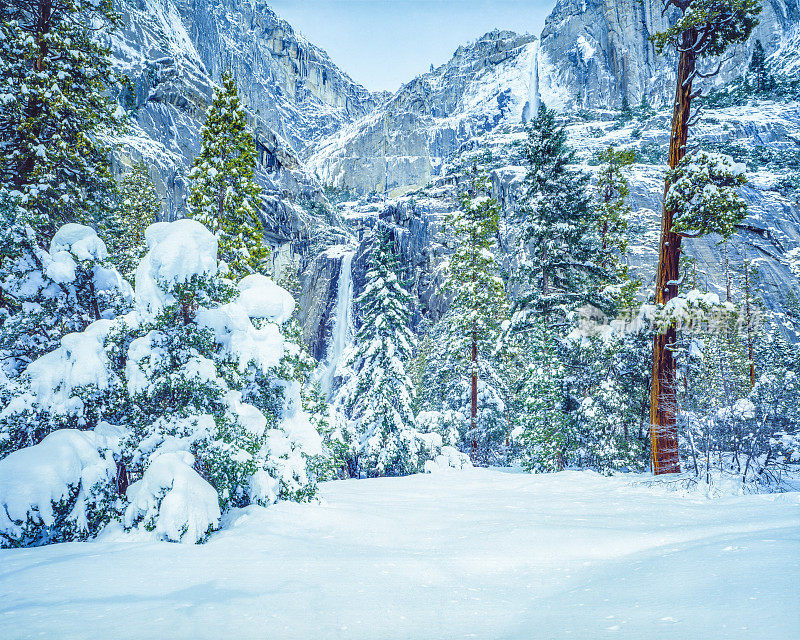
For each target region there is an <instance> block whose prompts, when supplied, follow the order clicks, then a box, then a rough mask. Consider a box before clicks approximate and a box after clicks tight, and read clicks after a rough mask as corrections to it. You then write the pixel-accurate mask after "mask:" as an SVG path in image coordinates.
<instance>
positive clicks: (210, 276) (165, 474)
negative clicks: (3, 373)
mask: <svg viewBox="0 0 800 640" xmlns="http://www.w3.org/2000/svg"><path fill="white" fill-rule="evenodd" d="M58 237H59V236H58V234H57V235H56V238H58ZM146 239H147V244H148V249H149V250H148V253H147V255H146V256H145V258H144V259H143V261H142V262H141V264H140V265H139V267H138V268H137V272H136V291H135V309H134V311H133V312H131V313H128V314H126V315H124V316H122V317H120V318H117V319H116V320H107V319H101V320H97V321H95V322H94V323H92V324H91V325H89V327H87V328H86V329H85V330H84V331H82V332H81V333H73V334H70V335H69V336H66V337H65V338H64V339H63V340H62V343H61V346H60V347H59V348H57V349H55V350H54V351H52V352H51V353H49V354H46V355H45V356H43V357H42V358H40V359H38V360H37V361H35V362H33V363H32V364H31V365H29V366H28V368H27V370H26V372H25V375H24V378H23V380H22V382H21V384H20V388H19V390H18V392H17V393H15V394H13V396H12V397H11V399H10V400H11V401H10V402H9V404H8V405H7V406H6V408H5V409H4V411H3V414H2V417H3V419H4V420H11V419H13V418H14V417H15V416H19V417H23V416H24V417H26V418H27V419H28V421H29V425H30V428H35V424H34V423H33V422H32V421H38V422H42V423H45V424H49V425H53V426H55V427H57V430H56V431H54V432H53V433H51V434H50V435H48V436H47V437H45V438H44V439H43V440H42V441H41V442H39V443H38V444H34V445H33V446H28V447H24V448H22V449H18V450H17V451H15V452H13V453H11V454H10V455H8V456H6V457H5V458H3V459H2V460H0V479H2V478H5V477H7V476H9V475H10V474H11V475H14V477H15V481H14V482H13V483H11V482H7V483H4V482H0V505H2V506H3V508H2V509H0V540H2V543H3V544H6V545H11V546H14V545H29V544H43V543H46V542H53V541H60V540H71V539H82V538H86V537H90V536H92V535H94V534H95V533H96V532H97V531H98V529H99V528H100V527H101V526H102V525H103V523H104V522H107V521H108V520H109V519H112V518H114V519H118V520H120V521H121V523H122V524H123V525H124V526H125V527H128V528H130V527H140V528H143V529H146V530H149V531H153V532H154V534H155V535H156V536H157V537H159V538H162V539H166V540H172V541H186V542H195V541H201V540H203V539H204V538H205V536H206V535H207V534H208V532H209V531H211V530H213V529H214V528H216V527H217V526H218V524H219V521H220V517H221V514H222V512H224V511H225V510H226V509H228V508H230V507H233V506H244V505H248V504H261V505H269V504H271V503H272V502H274V501H276V500H278V499H291V500H305V499H308V498H309V497H311V496H312V495H313V494H314V483H315V477H314V475H313V472H312V467H313V466H314V465H313V459H314V458H316V457H317V456H320V455H323V454H324V451H323V449H322V444H321V441H320V438H319V435H318V434H317V432H316V431H315V429H314V427H313V425H312V424H311V422H310V420H309V415H308V413H307V411H306V410H305V408H304V407H303V403H302V398H301V394H300V385H299V382H298V380H297V378H298V376H297V371H296V368H295V360H296V357H297V355H298V354H299V353H300V349H299V347H298V346H297V345H295V344H293V343H292V342H291V341H290V340H287V339H286V337H285V335H284V330H283V325H284V323H285V322H286V321H287V320H288V319H289V318H290V316H291V314H292V312H293V309H294V301H293V300H292V298H291V296H290V295H289V294H288V293H287V292H286V291H285V290H283V289H282V288H280V287H278V286H277V285H276V284H275V283H274V282H272V280H270V279H269V278H267V277H265V276H262V275H259V274H252V275H250V276H247V277H245V278H243V279H242V280H241V281H240V282H239V283H238V285H234V284H233V282H231V281H230V280H227V279H225V278H224V277H223V275H222V273H221V271H220V269H221V266H222V265H221V264H220V263H219V262H218V261H217V251H218V247H217V241H216V238H215V236H214V235H213V234H211V232H210V231H208V230H207V229H205V228H204V227H203V226H202V225H200V224H199V223H198V222H196V221H194V220H179V221H177V222H173V223H158V224H155V225H152V226H150V227H149V228H148V230H147V232H146ZM87 398H90V399H91V400H92V401H91V402H87ZM73 427H75V428H73Z"/></svg>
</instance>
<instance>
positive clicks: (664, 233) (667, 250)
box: [650, 29, 697, 474]
mask: <svg viewBox="0 0 800 640" xmlns="http://www.w3.org/2000/svg"><path fill="white" fill-rule="evenodd" d="M696 42H697V31H696V30H694V29H690V30H688V31H686V32H685V33H684V34H683V36H682V38H681V46H680V58H679V60H678V72H677V86H676V90H675V107H674V111H673V113H672V132H671V135H670V145H669V168H670V169H674V168H675V167H676V166H677V164H678V163H679V162H680V161H681V159H682V158H683V156H684V155H685V154H686V140H687V138H688V135H689V119H690V117H691V106H692V79H693V77H694V71H695V67H696V64H697V56H696V53H695V51H694V45H695V43H696ZM669 187H670V183H669V181H668V180H667V181H666V182H665V184H664V208H663V212H662V216H661V237H660V242H659V251H658V254H659V255H658V271H657V273H656V304H666V303H668V302H669V301H670V300H672V299H673V298H674V297H675V296H677V295H678V281H679V276H680V256H681V237H680V235H678V234H677V233H674V232H673V231H672V217H673V214H674V212H673V211H671V210H670V209H668V208H667V206H666V197H667V192H668V191H669ZM676 339H677V331H676V329H675V327H670V328H668V329H667V330H666V332H664V333H661V334H657V335H656V336H655V337H654V338H653V375H652V382H651V387H650V458H651V462H652V467H653V473H654V474H661V473H679V472H680V470H681V466H680V459H679V457H678V427H677V421H676V414H677V409H678V395H677V387H676V382H675V373H676V364H675V354H674V352H673V348H674V345H675V342H676Z"/></svg>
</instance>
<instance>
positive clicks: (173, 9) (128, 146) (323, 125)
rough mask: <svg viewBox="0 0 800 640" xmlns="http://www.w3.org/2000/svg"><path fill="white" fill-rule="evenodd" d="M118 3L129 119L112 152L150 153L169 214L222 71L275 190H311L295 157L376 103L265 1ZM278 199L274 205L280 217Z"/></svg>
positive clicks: (181, 195)
mask: <svg viewBox="0 0 800 640" xmlns="http://www.w3.org/2000/svg"><path fill="white" fill-rule="evenodd" d="M116 8H117V10H118V11H119V12H120V14H121V17H122V25H121V27H120V29H118V30H117V32H116V33H115V34H114V35H113V37H112V40H111V47H112V52H113V56H114V61H115V66H116V67H117V69H118V71H120V72H121V73H123V74H124V75H125V76H127V78H128V79H129V81H130V90H129V91H126V92H125V94H124V95H123V101H124V103H125V105H126V107H127V108H128V109H129V111H130V113H131V115H132V119H133V123H132V126H131V130H130V131H129V132H128V134H127V135H126V136H125V137H123V138H121V139H117V140H115V141H114V142H115V147H116V149H117V157H118V160H119V162H120V163H121V164H122V165H125V164H128V163H129V162H130V161H131V160H138V159H144V160H146V161H147V162H148V164H149V166H150V167H151V175H152V177H153V178H154V180H155V182H156V186H157V188H158V190H159V192H160V193H161V195H162V196H163V198H164V203H163V209H164V215H165V217H167V218H174V217H177V216H181V215H183V214H184V213H185V202H184V201H185V197H186V193H187V188H188V187H187V181H186V171H187V168H188V166H189V165H190V164H191V161H192V159H193V158H194V156H195V155H196V154H197V152H198V150H199V134H200V129H201V127H202V123H203V120H204V118H205V111H206V109H207V107H208V105H209V103H210V100H211V96H212V94H213V86H214V81H217V80H219V78H220V75H221V74H222V72H223V71H226V70H227V71H230V72H231V73H233V74H234V76H235V78H236V81H237V86H238V88H239V92H240V94H241V96H242V99H243V102H244V104H245V106H246V107H247V108H248V111H249V114H250V116H251V118H252V124H253V129H254V131H255V136H256V140H257V145H258V150H259V158H260V167H259V172H258V179H259V181H260V182H261V183H262V186H264V187H265V189H266V191H267V193H268V194H274V195H276V196H284V197H285V196H293V197H295V196H298V195H301V196H306V197H313V196H314V195H315V194H316V193H318V192H319V185H318V184H317V183H316V180H314V179H313V177H311V176H310V175H309V174H307V173H306V172H305V170H304V169H303V168H302V166H301V163H300V158H302V157H304V155H305V154H306V153H308V150H309V149H310V147H311V145H313V143H314V141H315V140H317V139H318V138H319V137H321V136H324V135H328V134H331V133H333V132H334V131H336V130H338V129H339V128H340V127H341V126H342V125H343V124H345V123H348V122H351V121H352V120H353V119H355V118H357V117H359V116H362V115H364V114H365V113H368V112H369V111H370V110H372V109H373V108H374V106H375V100H374V99H373V98H372V96H371V94H370V93H369V92H368V91H367V90H366V89H364V87H362V86H361V85H359V84H357V83H355V82H353V80H351V79H350V78H349V77H348V76H347V75H346V74H345V73H343V72H342V71H341V70H339V69H338V67H336V65H334V64H333V62H331V60H330V58H328V56H327V54H326V53H325V52H324V51H322V50H320V49H318V48H317V47H315V46H314V45H312V44H310V43H309V42H307V41H306V40H305V39H304V38H303V37H302V36H300V35H299V34H297V33H295V32H294V30H293V29H292V27H291V26H290V25H289V24H288V23H286V22H285V21H284V20H281V19H280V18H279V17H278V16H277V15H276V14H275V13H274V12H273V11H272V10H271V9H270V8H269V7H268V6H267V5H266V4H265V3H263V2H256V3H250V2H241V1H239V0H225V1H214V0H119V1H118V3H117V6H116ZM280 209H281V207H278V208H277V209H276V210H275V213H276V215H278V216H283V217H284V218H285V217H286V211H285V207H283V209H284V210H280ZM267 210H268V215H269V206H268V207H267ZM272 226H273V227H274V226H276V225H272ZM297 232H298V229H289V230H287V233H286V234H284V235H287V236H289V237H290V236H292V234H296V233H297Z"/></svg>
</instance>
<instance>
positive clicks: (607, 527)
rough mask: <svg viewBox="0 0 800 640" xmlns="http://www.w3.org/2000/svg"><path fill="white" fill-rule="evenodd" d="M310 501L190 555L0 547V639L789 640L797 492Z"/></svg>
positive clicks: (606, 485) (381, 491)
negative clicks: (712, 496)
mask: <svg viewBox="0 0 800 640" xmlns="http://www.w3.org/2000/svg"><path fill="white" fill-rule="evenodd" d="M649 479H650V480H652V478H649ZM656 485H657V483H656ZM321 497H322V502H321V504H313V503H312V504H296V503H290V502H281V503H279V504H277V505H274V506H272V507H269V508H267V509H265V508H261V507H248V508H246V509H243V510H238V511H234V512H232V513H231V514H229V515H227V516H225V517H224V518H223V524H224V528H223V530H222V531H221V532H220V533H218V534H215V535H213V536H212V537H211V539H210V541H209V542H208V543H207V544H205V545H199V546H195V545H178V544H169V543H163V542H153V541H151V539H149V537H148V536H149V535H150V534H146V533H137V534H122V533H120V532H119V531H114V530H111V531H107V532H106V533H105V534H103V535H101V537H100V538H99V539H98V541H95V542H90V543H70V544H60V545H50V546H46V547H40V548H33V549H20V550H3V551H0V603H2V604H0V638H4V639H8V640H17V639H22V638H37V637H49V638H56V637H57V638H60V639H64V640H68V639H78V638H104V639H106V640H112V639H115V638H125V639H130V640H134V639H138V638H142V639H144V638H209V639H210V638H237V639H249V638H259V639H261V638H271V639H272V638H275V639H300V638H308V639H317V638H319V639H323V638H324V639H350V638H353V639H357V638H364V639H365V640H381V639H398V640H399V639H417V638H419V639H424V640H432V639H435V638H442V639H448V640H450V639H455V638H483V639H520V640H528V639H531V638H543V639H558V638H581V639H583V640H589V639H593V638H606V637H608V638H631V639H636V640H638V639H641V638H648V639H651V640H658V639H660V638H664V639H666V638H670V639H675V638H703V639H705V640H711V639H720V640H722V639H725V640H728V639H734V638H743V639H744V638H747V639H748V640H752V639H753V638H770V639H775V640H791V639H793V638H800V614H799V613H798V607H797V604H798V600H797V598H798V596H797V585H798V584H800V494H798V493H787V494H771V495H745V496H738V497H725V498H719V499H715V500H708V499H706V498H703V497H699V496H698V495H693V494H681V493H678V492H672V491H667V490H666V489H664V488H663V487H659V486H651V483H649V482H648V476H644V475H641V476H640V475H633V476H617V477H613V478H606V477H603V476H599V475H597V474H594V473H591V472H562V473H558V474H548V475H527V474H515V473H504V472H502V471H500V470H486V469H469V470H463V471H454V472H450V473H442V474H436V475H415V476H409V477H405V478H381V479H372V480H351V481H338V482H329V483H325V484H323V485H322V487H321Z"/></svg>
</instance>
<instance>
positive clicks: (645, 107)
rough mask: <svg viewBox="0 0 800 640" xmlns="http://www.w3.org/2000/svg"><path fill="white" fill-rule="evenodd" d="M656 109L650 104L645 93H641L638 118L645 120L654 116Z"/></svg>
mask: <svg viewBox="0 0 800 640" xmlns="http://www.w3.org/2000/svg"><path fill="white" fill-rule="evenodd" d="M655 113H656V110H655V109H653V107H652V106H651V105H650V102H649V101H648V100H647V94H645V93H642V101H641V102H640V103H639V114H638V118H639V120H641V121H643V120H647V119H648V118H650V117H652V116H654V115H655Z"/></svg>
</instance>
